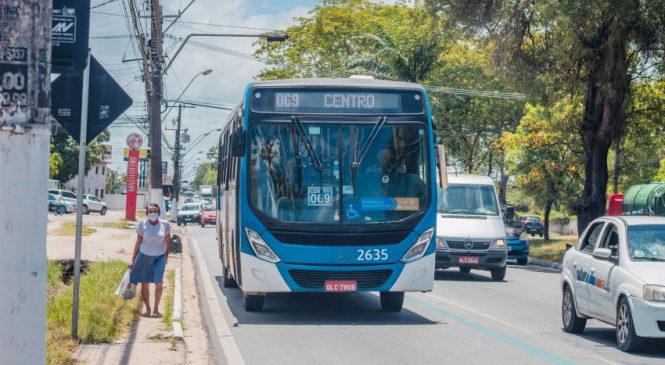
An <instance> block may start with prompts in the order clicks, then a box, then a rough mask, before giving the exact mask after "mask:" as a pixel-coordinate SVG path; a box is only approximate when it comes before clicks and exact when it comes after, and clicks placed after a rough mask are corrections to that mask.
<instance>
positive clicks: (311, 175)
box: [249, 118, 429, 224]
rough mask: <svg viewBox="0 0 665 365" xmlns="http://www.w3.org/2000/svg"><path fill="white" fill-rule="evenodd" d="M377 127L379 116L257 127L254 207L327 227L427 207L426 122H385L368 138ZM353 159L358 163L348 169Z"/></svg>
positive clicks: (252, 136)
mask: <svg viewBox="0 0 665 365" xmlns="http://www.w3.org/2000/svg"><path fill="white" fill-rule="evenodd" d="M298 124H300V125H301V126H302V129H301V130H300V131H299V130H298V128H299V126H298ZM375 126H376V118H371V119H370V118H368V120H367V121H366V122H365V121H364V122H357V123H356V122H351V121H336V122H321V121H312V120H309V121H307V120H302V121H300V120H298V121H297V123H294V122H292V120H291V119H288V118H284V119H280V120H274V119H271V120H266V121H261V122H257V123H256V124H254V125H253V127H251V128H250V139H251V145H250V154H251V156H250V161H249V162H250V168H249V174H250V184H249V199H250V202H251V204H252V206H253V207H254V209H255V210H257V211H259V212H261V213H262V214H264V215H266V216H268V217H270V218H273V219H277V220H280V221H284V222H303V223H330V224H342V223H354V224H360V223H372V222H389V221H398V220H403V219H406V218H408V217H410V216H412V215H414V214H416V213H417V212H419V211H421V210H423V209H425V208H426V205H427V198H428V188H427V186H428V185H429V179H428V176H429V155H428V151H429V147H428V145H429V144H428V136H427V128H426V125H425V124H424V123H419V122H399V123H398V122H394V123H391V122H388V123H385V125H383V126H382V127H381V128H380V130H379V131H378V132H377V131H375V132H374V134H375V136H374V137H373V138H372V139H373V140H372V141H371V143H367V141H368V140H369V139H370V134H372V130H376V129H375ZM303 129H304V134H305V137H306V138H303V135H302V134H303V133H302V130H303ZM307 144H309V146H307ZM365 145H367V147H366V149H367V152H366V153H365V156H364V158H362V159H359V158H358V156H359V155H360V152H361V149H362V148H363V146H365ZM354 161H362V162H361V163H360V165H359V166H357V167H356V168H353V167H352V166H353V162H354ZM319 164H320V166H317V165H319ZM317 167H320V168H317Z"/></svg>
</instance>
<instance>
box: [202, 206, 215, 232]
mask: <svg viewBox="0 0 665 365" xmlns="http://www.w3.org/2000/svg"><path fill="white" fill-rule="evenodd" d="M216 223H217V210H215V207H213V206H212V204H206V205H203V206H201V227H205V226H206V224H216Z"/></svg>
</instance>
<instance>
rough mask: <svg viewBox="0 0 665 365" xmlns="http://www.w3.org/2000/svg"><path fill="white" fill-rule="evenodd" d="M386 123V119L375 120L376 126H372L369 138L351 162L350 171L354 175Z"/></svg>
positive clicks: (384, 117)
mask: <svg viewBox="0 0 665 365" xmlns="http://www.w3.org/2000/svg"><path fill="white" fill-rule="evenodd" d="M387 121H388V117H386V116H382V117H379V120H377V121H376V124H374V128H372V132H370V134H369V137H367V141H365V144H364V145H363V148H361V149H360V154H358V155H357V156H356V158H355V159H354V160H353V163H352V164H351V169H352V170H353V172H354V173H355V171H356V169H357V168H358V167H359V166H360V164H361V163H362V162H363V158H365V155H366V154H367V151H368V150H369V148H370V147H371V146H372V143H373V142H374V140H375V139H376V136H378V135H379V132H380V131H381V128H383V126H384V125H385V124H386V122H387ZM356 151H357V150H356Z"/></svg>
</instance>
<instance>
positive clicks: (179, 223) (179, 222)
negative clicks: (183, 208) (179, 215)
mask: <svg viewBox="0 0 665 365" xmlns="http://www.w3.org/2000/svg"><path fill="white" fill-rule="evenodd" d="M176 224H177V225H178V227H180V226H181V225H182V222H181V221H180V219H177V220H176Z"/></svg>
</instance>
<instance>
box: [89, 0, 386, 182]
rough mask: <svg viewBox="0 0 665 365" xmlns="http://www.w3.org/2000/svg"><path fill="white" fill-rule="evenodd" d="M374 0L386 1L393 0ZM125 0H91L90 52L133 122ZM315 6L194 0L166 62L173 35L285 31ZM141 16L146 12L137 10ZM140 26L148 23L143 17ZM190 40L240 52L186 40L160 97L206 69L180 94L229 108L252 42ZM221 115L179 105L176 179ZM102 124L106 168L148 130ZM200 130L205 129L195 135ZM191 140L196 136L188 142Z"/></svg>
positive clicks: (245, 73)
mask: <svg viewBox="0 0 665 365" xmlns="http://www.w3.org/2000/svg"><path fill="white" fill-rule="evenodd" d="M135 1H136V3H137V4H144V3H145V1H144V0H135ZM189 2H190V0H162V6H163V9H164V10H163V14H164V15H165V16H168V15H175V14H178V13H179V10H182V9H184V8H185V6H186V5H187V4H189ZM377 2H381V3H394V0H393V1H390V0H383V1H381V0H377ZM126 4H127V0H110V1H109V0H92V10H91V22H90V48H91V50H92V54H93V55H94V56H95V58H97V60H99V62H100V63H101V64H102V65H103V66H104V67H105V68H106V70H107V71H108V72H109V73H110V74H111V75H112V76H113V78H114V79H115V80H116V81H117V82H118V84H120V85H121V86H122V87H123V88H124V90H125V91H126V92H127V93H128V94H129V95H130V96H131V97H132V99H133V100H134V104H133V105H132V107H131V108H130V109H129V110H128V111H127V112H126V114H127V115H128V116H129V117H130V118H132V119H134V120H136V119H145V117H146V109H145V88H144V83H143V81H142V80H141V71H140V61H138V62H137V61H127V60H132V59H137V58H140V54H139V53H138V49H137V48H136V45H135V43H134V41H133V40H131V39H130V37H129V34H130V31H129V29H130V28H129V27H131V22H130V20H129V18H127V17H126V14H127V13H128V11H129V9H128V8H127V10H125V8H124V6H126ZM317 4H319V1H318V0H223V1H222V0H195V1H194V3H193V4H192V6H191V7H190V8H189V9H188V10H187V11H186V12H185V13H184V15H183V16H182V17H181V18H180V19H179V20H178V21H177V22H176V24H175V25H174V26H173V27H172V28H171V29H169V31H168V33H167V36H166V37H165V41H164V49H165V50H166V54H167V58H166V62H167V63H168V62H169V61H170V60H171V57H173V55H174V53H175V50H176V49H177V48H178V46H179V45H180V42H177V41H176V40H175V39H177V38H184V37H186V36H187V35H188V34H190V33H234V34H236V33H240V34H259V33H263V32H267V31H271V30H285V29H286V28H288V27H289V26H291V25H294V24H295V18H297V17H302V16H306V15H307V14H308V12H309V11H311V10H312V9H313V8H314V7H315V6H316V5H317ZM140 6H141V5H140ZM142 15H143V14H142ZM145 15H148V13H147V12H145ZM169 23H170V20H169V19H168V18H167V19H165V21H164V25H163V28H164V29H165V28H166V27H167V26H168V24H169ZM143 27H144V29H149V24H148V21H147V19H146V20H145V22H144V24H143ZM191 40H193V41H197V42H203V43H206V44H209V45H212V46H215V47H222V48H225V49H228V50H231V51H234V52H239V53H241V55H240V57H238V56H234V55H229V54H225V53H220V52H216V51H211V50H208V49H204V48H200V47H197V46H195V45H193V44H190V43H188V44H187V45H186V46H185V47H184V48H183V49H182V51H181V52H180V54H179V55H178V56H177V57H176V58H175V59H174V61H173V65H172V66H171V68H170V69H169V70H168V72H167V74H166V75H165V78H164V92H165V98H166V100H171V101H175V100H176V99H177V97H178V95H180V94H181V93H182V92H183V90H184V88H185V87H186V85H187V84H188V83H189V82H190V80H191V79H192V78H193V77H194V76H195V75H196V74H197V73H199V72H201V71H203V70H206V69H212V70H213V72H212V73H211V74H210V75H207V76H204V75H200V76H198V77H197V78H196V79H195V80H194V81H193V82H192V84H191V86H190V87H189V88H188V89H187V90H186V91H185V93H184V94H183V96H182V98H181V100H183V101H194V102H204V103H212V104H216V105H224V106H229V107H233V106H234V105H236V104H237V103H238V102H239V101H240V98H241V96H242V92H243V90H244V88H245V86H246V85H247V83H248V82H250V81H252V80H253V79H254V78H255V77H256V75H257V74H258V73H259V72H260V71H261V70H263V69H264V68H265V67H266V66H265V65H264V64H263V63H262V62H260V61H257V60H254V59H252V57H246V56H243V55H242V54H245V55H251V54H253V53H254V51H255V49H256V47H255V46H254V45H253V44H254V42H255V41H256V40H255V39H253V38H237V37H236V38H234V37H223V38H220V37H206V38H202V37H201V38H192V39H191ZM123 60H124V61H125V62H123ZM171 104H172V103H171ZM227 114H228V111H226V110H218V109H211V108H205V107H196V108H188V109H183V113H182V128H183V129H187V133H188V134H189V135H190V136H191V142H190V143H188V144H185V145H184V146H185V148H186V155H185V156H184V157H183V176H184V179H187V180H191V179H192V178H193V175H194V170H195V165H196V164H198V163H200V162H202V161H203V160H204V159H205V152H207V151H208V150H209V149H210V147H211V146H213V145H214V144H215V143H216V140H217V138H218V132H216V131H214V130H215V129H217V128H221V127H223V126H224V123H225V120H226V117H227ZM176 115H177V112H176V108H174V109H173V110H171V111H170V113H169V114H168V116H167V117H166V118H165V119H164V120H163V124H162V130H163V131H164V136H166V139H167V140H168V143H169V144H170V145H171V146H172V145H173V144H174V139H175V132H174V131H171V130H167V129H171V128H175V125H174V124H175V123H174V119H175V118H176ZM162 116H164V114H162ZM109 130H110V132H111V142H110V144H111V145H112V147H113V157H112V159H111V161H110V162H111V164H110V166H109V167H110V168H112V169H114V170H118V171H120V172H125V171H126V169H127V165H126V162H123V155H122V152H123V148H125V147H126V142H125V140H126V138H127V136H128V135H129V134H131V133H135V132H136V133H139V134H142V135H143V137H144V145H147V141H148V136H147V135H145V134H144V133H143V132H141V130H139V128H138V127H136V126H135V125H134V124H132V122H131V121H129V120H127V119H118V120H116V121H115V122H114V123H113V124H112V125H111V126H110V127H109ZM211 131H212V132H211ZM208 132H210V133H209V134H208V135H207V136H206V137H203V136H204V135H205V134H206V133H208ZM202 137H203V138H202ZM197 140H200V142H198V144H196V145H194V143H195V142H196V141H197ZM199 151H201V152H202V153H199ZM162 153H163V156H162V160H163V161H168V164H169V175H172V173H173V170H172V167H173V166H172V165H173V164H172V156H171V153H170V152H169V151H168V150H167V149H166V148H164V147H163V148H162ZM199 158H201V160H199Z"/></svg>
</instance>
